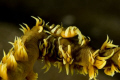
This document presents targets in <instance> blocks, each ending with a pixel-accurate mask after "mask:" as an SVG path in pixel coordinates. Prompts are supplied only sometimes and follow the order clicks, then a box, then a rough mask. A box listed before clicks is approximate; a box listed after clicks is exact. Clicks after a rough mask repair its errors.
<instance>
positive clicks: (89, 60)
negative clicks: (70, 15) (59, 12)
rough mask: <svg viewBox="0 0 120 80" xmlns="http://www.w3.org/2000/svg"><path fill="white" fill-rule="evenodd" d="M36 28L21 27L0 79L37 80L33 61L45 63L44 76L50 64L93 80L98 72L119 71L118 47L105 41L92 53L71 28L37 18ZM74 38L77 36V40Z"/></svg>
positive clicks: (84, 39) (3, 62)
mask: <svg viewBox="0 0 120 80" xmlns="http://www.w3.org/2000/svg"><path fill="white" fill-rule="evenodd" d="M32 18H34V19H35V20H36V25H35V26H34V27H33V28H32V29H30V28H29V26H28V25H27V24H25V23H23V24H24V25H25V26H26V28H25V27H23V26H22V25H20V26H21V27H22V28H21V29H20V30H21V31H22V32H23V33H24V35H23V36H21V37H16V38H15V41H14V42H9V43H10V44H12V45H13V47H12V48H11V49H10V51H9V52H8V54H6V53H5V51H3V53H4V57H3V58H2V60H1V63H0V77H1V79H3V80H24V79H27V80H37V78H38V74H37V73H34V71H33V66H34V63H35V61H36V60H38V59H42V60H45V66H44V67H43V69H45V68H46V71H45V73H46V72H47V71H48V70H49V69H50V67H51V64H53V65H54V66H55V67H57V68H58V69H59V72H61V71H62V68H63V67H65V69H66V74H67V75H69V73H70V72H71V74H72V75H73V72H74V70H76V71H77V72H79V73H80V74H83V75H86V74H88V75H89V78H90V79H96V77H97V75H98V69H104V72H105V74H106V75H109V76H113V75H114V74H115V72H118V73H119V72H120V71H119V68H120V47H118V45H114V44H112V43H113V41H111V40H109V37H108V36H107V40H106V41H105V42H104V43H103V45H102V46H101V48H100V49H97V50H94V49H93V48H92V46H89V42H90V38H89V37H85V36H84V35H83V34H82V33H81V31H80V30H79V29H78V28H77V27H75V26H70V27H68V28H67V29H64V27H63V26H62V25H56V26H55V25H54V24H52V25H51V26H49V25H48V23H46V24H45V22H44V21H43V20H42V19H41V18H39V17H38V18H36V17H34V16H32ZM75 36H78V38H76V37H75Z"/></svg>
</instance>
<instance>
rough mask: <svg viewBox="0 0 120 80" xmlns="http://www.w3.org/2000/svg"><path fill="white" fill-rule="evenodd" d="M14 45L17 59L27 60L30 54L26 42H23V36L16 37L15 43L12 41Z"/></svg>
mask: <svg viewBox="0 0 120 80" xmlns="http://www.w3.org/2000/svg"><path fill="white" fill-rule="evenodd" d="M10 43H11V44H12V45H13V48H14V53H13V55H14V56H15V59H16V60H18V61H27V60H28V55H27V52H26V49H25V46H24V43H23V42H22V40H21V38H19V37H17V38H15V41H14V43H12V42H10Z"/></svg>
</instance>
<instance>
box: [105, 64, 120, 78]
mask: <svg viewBox="0 0 120 80" xmlns="http://www.w3.org/2000/svg"><path fill="white" fill-rule="evenodd" d="M104 69H105V70H104V72H105V74H106V75H109V76H113V75H114V74H115V72H119V73H120V71H119V70H118V68H117V67H116V66H115V65H114V64H111V66H108V67H105V68H104Z"/></svg>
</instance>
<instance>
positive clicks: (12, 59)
mask: <svg viewBox="0 0 120 80" xmlns="http://www.w3.org/2000/svg"><path fill="white" fill-rule="evenodd" d="M6 63H7V68H8V69H12V70H15V69H16V67H17V62H16V60H15V57H14V56H13V54H10V56H9V58H8V59H7V62H6Z"/></svg>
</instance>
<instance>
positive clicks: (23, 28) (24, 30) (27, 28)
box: [20, 23, 30, 34]
mask: <svg viewBox="0 0 120 80" xmlns="http://www.w3.org/2000/svg"><path fill="white" fill-rule="evenodd" d="M23 24H24V25H25V26H26V28H25V27H24V26H22V25H21V24H20V26H21V28H20V30H21V31H22V32H23V33H24V34H25V33H26V32H27V31H30V28H29V26H28V25H27V24H25V23H23Z"/></svg>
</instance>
